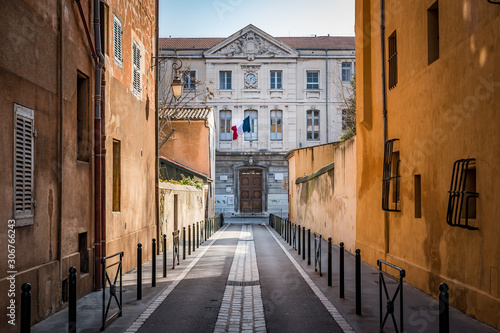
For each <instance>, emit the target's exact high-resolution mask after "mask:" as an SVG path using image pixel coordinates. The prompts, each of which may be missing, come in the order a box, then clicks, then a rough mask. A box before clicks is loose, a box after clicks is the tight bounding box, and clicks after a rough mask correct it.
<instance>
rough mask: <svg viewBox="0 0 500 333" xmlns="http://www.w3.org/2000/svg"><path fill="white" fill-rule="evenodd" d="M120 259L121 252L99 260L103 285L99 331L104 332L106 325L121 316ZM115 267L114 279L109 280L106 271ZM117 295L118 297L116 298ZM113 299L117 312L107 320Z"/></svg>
mask: <svg viewBox="0 0 500 333" xmlns="http://www.w3.org/2000/svg"><path fill="white" fill-rule="evenodd" d="M116 256H119V257H120V260H119V261H117V262H115V263H112V264H110V265H106V261H108V260H110V259H112V258H114V257H116ZM122 259H123V252H119V253H116V254H113V255H111V256H109V257H105V258H102V259H101V264H102V281H103V283H104V285H103V286H102V325H101V331H104V329H105V328H106V324H107V323H108V322H109V321H111V320H113V319H114V318H115V317H117V316H118V317H121V316H122V305H123V304H122ZM114 266H117V268H116V274H115V278H114V279H110V277H109V274H108V269H110V268H111V267H114ZM118 278H120V280H119V285H118V287H119V290H118V291H117V286H116V283H117V282H116V281H117V280H118ZM111 280H113V282H111ZM108 283H109V300H108V305H107V306H106V284H108ZM117 294H118V296H119V297H117ZM113 299H115V300H116V304H117V305H118V311H117V312H115V313H113V314H112V315H111V316H109V318H108V313H109V308H110V305H111V301H112V300H113Z"/></svg>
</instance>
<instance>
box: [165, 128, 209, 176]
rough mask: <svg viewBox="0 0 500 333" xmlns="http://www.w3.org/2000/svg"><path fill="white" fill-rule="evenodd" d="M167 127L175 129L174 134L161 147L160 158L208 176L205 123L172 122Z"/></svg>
mask: <svg viewBox="0 0 500 333" xmlns="http://www.w3.org/2000/svg"><path fill="white" fill-rule="evenodd" d="M168 126H170V127H171V128H175V132H174V134H173V135H172V136H171V137H170V138H169V139H168V141H167V142H166V143H165V144H164V145H163V147H161V149H160V156H165V157H168V158H170V159H173V160H174V161H176V162H179V163H181V164H184V165H186V166H188V167H190V168H192V169H194V170H196V171H198V172H201V173H203V174H205V175H210V174H211V172H210V156H209V153H210V141H209V128H206V127H205V121H204V120H191V121H189V120H172V121H170V124H169V125H168ZM168 131H170V129H168V130H167V132H168Z"/></svg>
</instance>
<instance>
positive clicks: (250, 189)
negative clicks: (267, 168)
mask: <svg viewBox="0 0 500 333" xmlns="http://www.w3.org/2000/svg"><path fill="white" fill-rule="evenodd" d="M240 212H242V213H260V212H262V170H259V169H245V170H241V171H240Z"/></svg>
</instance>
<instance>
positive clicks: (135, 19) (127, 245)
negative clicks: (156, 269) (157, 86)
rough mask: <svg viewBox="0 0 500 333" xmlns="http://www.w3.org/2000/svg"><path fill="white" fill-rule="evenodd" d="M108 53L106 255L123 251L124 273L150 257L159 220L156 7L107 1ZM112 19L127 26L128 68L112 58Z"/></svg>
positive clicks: (124, 43)
mask: <svg viewBox="0 0 500 333" xmlns="http://www.w3.org/2000/svg"><path fill="white" fill-rule="evenodd" d="M107 5H108V6H109V11H108V16H107V19H108V22H109V24H108V36H110V40H109V52H108V54H107V55H106V68H107V70H106V143H105V145H106V152H107V153H106V189H107V190H106V206H107V208H106V255H112V254H115V253H117V252H120V251H124V258H123V270H124V271H125V272H126V271H128V270H130V269H132V268H134V267H135V266H136V265H137V261H136V259H135V256H134V254H135V252H136V250H137V243H142V244H143V259H144V260H147V259H148V258H150V257H151V240H152V239H153V238H156V237H157V228H156V225H155V223H156V218H155V184H156V182H157V181H158V180H157V179H156V178H155V163H156V162H155V103H154V100H155V98H154V81H155V77H154V73H155V68H154V67H152V66H151V62H150V59H151V57H152V56H154V47H155V43H154V27H155V17H154V13H155V7H154V5H155V2H154V1H146V2H136V1H125V2H123V1H118V0H109V1H107ZM113 16H116V17H117V18H118V19H120V21H121V23H122V29H123V35H122V49H123V62H122V63H121V64H120V63H118V62H117V61H116V60H115V59H114V55H113V40H112V36H113ZM133 41H135V42H136V43H137V44H138V45H139V46H140V50H141V59H140V64H141V65H140V68H141V75H140V76H141V87H142V90H141V93H139V94H138V95H136V93H134V91H133V75H132V45H133ZM114 140H119V141H120V145H121V151H120V155H121V189H120V191H121V195H120V211H113V141H114Z"/></svg>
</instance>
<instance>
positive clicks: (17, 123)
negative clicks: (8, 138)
mask: <svg viewBox="0 0 500 333" xmlns="http://www.w3.org/2000/svg"><path fill="white" fill-rule="evenodd" d="M34 120H35V113H34V111H33V110H32V109H28V108H26V107H23V106H21V105H18V104H14V218H15V219H16V220H18V219H30V218H33V203H34V200H33V175H34V172H33V170H34V135H35V125H34Z"/></svg>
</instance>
